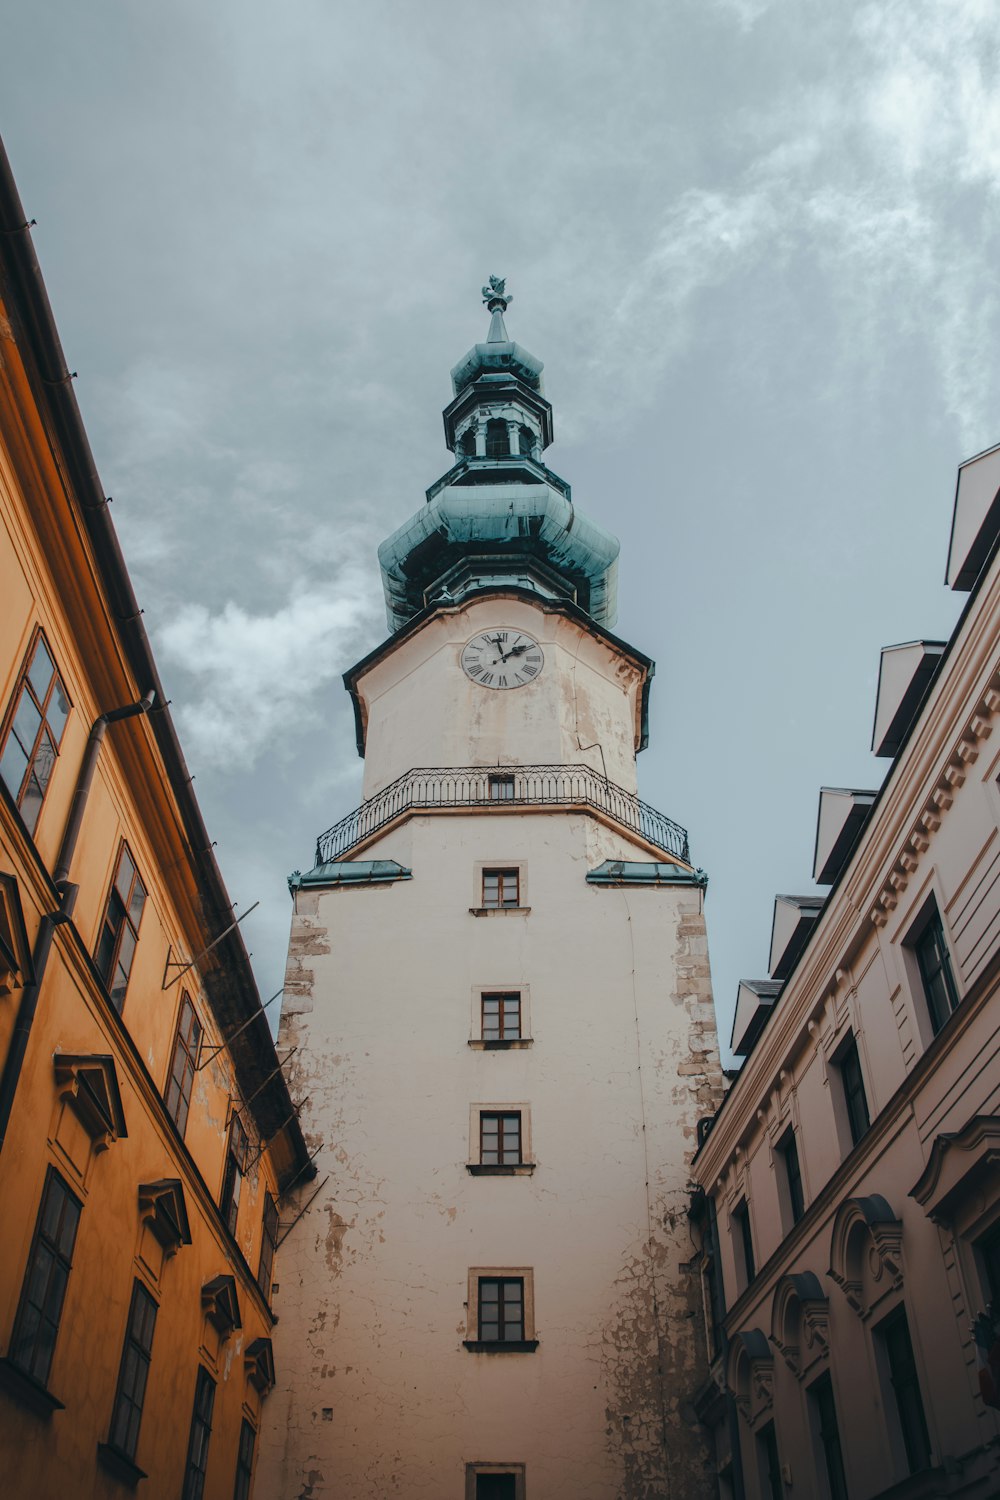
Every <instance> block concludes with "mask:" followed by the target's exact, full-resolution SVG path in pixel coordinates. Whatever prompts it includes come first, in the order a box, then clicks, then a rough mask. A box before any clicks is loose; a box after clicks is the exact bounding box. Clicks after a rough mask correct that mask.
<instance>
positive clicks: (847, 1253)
mask: <svg viewBox="0 0 1000 1500" xmlns="http://www.w3.org/2000/svg"><path fill="white" fill-rule="evenodd" d="M902 1250H903V1226H902V1224H901V1223H900V1221H899V1220H898V1219H897V1218H896V1215H895V1214H894V1213H893V1211H892V1209H891V1208H890V1207H889V1204H888V1203H887V1202H886V1200H885V1199H884V1198H883V1197H882V1196H881V1194H880V1193H872V1194H871V1195H870V1196H869V1197H867V1198H848V1199H846V1200H845V1201H844V1202H843V1203H842V1204H841V1205H840V1207H839V1208H838V1210H837V1214H836V1217H835V1218H834V1221H833V1230H832V1233H831V1236H830V1270H829V1276H830V1278H831V1280H832V1281H835V1282H836V1284H837V1286H839V1287H840V1290H841V1291H842V1292H843V1294H844V1296H845V1297H846V1298H847V1300H848V1302H849V1303H850V1305H851V1307H853V1309H854V1311H855V1312H856V1313H858V1315H859V1316H860V1317H862V1318H867V1316H868V1314H869V1313H870V1312H871V1310H872V1308H873V1307H875V1306H876V1304H877V1303H879V1302H880V1301H881V1300H882V1298H883V1297H884V1296H885V1294H886V1293H887V1292H889V1291H891V1290H893V1289H897V1290H898V1288H900V1287H901V1286H902V1285H903V1255H902Z"/></svg>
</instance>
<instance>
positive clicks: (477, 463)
mask: <svg viewBox="0 0 1000 1500" xmlns="http://www.w3.org/2000/svg"><path fill="white" fill-rule="evenodd" d="M483 300H484V302H485V303H486V305H487V307H488V309H489V311H490V314H491V320H490V329H489V334H488V336H487V339H486V342H485V343H484V344H475V345H474V346H473V347H472V349H470V350H469V352H468V354H466V356H465V357H464V359H461V360H460V361H459V362H458V364H457V365H456V366H455V368H454V369H453V370H452V372H451V378H452V386H453V389H454V393H455V394H454V399H453V400H452V401H451V403H450V404H449V405H448V406H447V407H445V410H444V413H443V417H444V430H445V441H446V443H447V445H448V447H449V448H450V449H451V451H452V453H453V454H454V455H455V463H454V464H453V466H452V467H451V468H450V469H449V470H448V472H447V473H446V474H443V475H442V476H441V478H440V479H439V480H437V481H436V483H435V484H433V485H431V487H430V489H429V490H428V491H427V504H426V506H424V507H423V508H422V509H421V510H420V511H418V512H417V514H416V515H415V516H413V517H412V518H411V519H410V520H409V521H407V522H406V524H405V525H403V526H401V527H400V528H399V530H398V531H395V532H393V534H392V536H390V537H388V538H387V539H386V540H385V541H384V542H383V543H382V545H381V547H380V548H379V554H378V555H379V563H380V564H381V569H382V583H383V588H384V590H385V601H386V612H387V615H388V620H389V626H390V629H392V630H393V631H395V630H398V629H400V628H401V627H402V626H403V625H405V624H406V622H407V621H408V620H410V619H412V617H413V616H414V615H415V614H417V613H419V611H420V610H422V609H425V608H426V607H427V606H429V605H432V604H433V603H434V602H435V601H440V602H442V603H453V602H455V601H456V600H459V599H462V598H466V597H468V596H469V595H470V594H473V593H480V592H483V591H488V590H490V589H495V588H501V587H503V586H505V585H508V586H509V585H512V584H517V585H518V586H520V587H523V588H527V589H530V590H533V591H534V592H536V593H539V594H541V595H543V596H544V597H545V598H550V599H559V598H565V599H570V600H572V601H573V602H574V603H576V604H577V605H579V606H580V608H582V609H584V610H586V611H587V613H588V614H590V615H591V616H592V617H593V619H594V620H595V621H596V622H597V623H598V624H600V625H604V626H611V625H613V624H614V622H615V618H616V615H617V577H618V551H619V545H618V541H617V539H616V538H615V537H613V536H611V535H610V534H609V533H608V532H606V531H604V530H603V529H602V528H601V527H600V526H597V525H595V523H594V522H592V521H588V520H587V519H586V518H585V517H584V516H581V515H580V513H579V512H578V511H577V510H575V508H574V506H573V502H572V496H571V492H570V487H569V485H568V484H567V483H566V481H565V480H564V479H561V478H560V477H559V475H558V474H555V473H553V471H552V470H551V469H549V468H548V467H547V466H546V464H545V462H544V461H543V458H542V454H543V452H544V450H545V449H546V448H547V447H548V445H549V444H550V443H551V441H552V436H553V429H552V408H551V406H550V404H549V402H548V401H547V400H546V399H545V396H544V395H543V393H542V378H541V377H542V368H543V367H542V362H541V360H539V359H536V358H535V356H534V355H533V354H529V353H528V351H527V350H526V349H522V348H521V346H520V345H519V344H515V343H513V342H512V341H511V340H510V339H509V338H508V337H507V330H506V328H505V326H504V320H503V315H504V313H505V312H506V310H507V306H508V304H509V302H510V301H511V297H510V294H509V293H507V292H506V291H505V287H504V282H503V281H502V280H501V279H500V278H499V277H496V276H491V277H490V280H489V284H488V285H487V286H484V287H483Z"/></svg>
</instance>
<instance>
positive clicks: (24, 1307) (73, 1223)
mask: <svg viewBox="0 0 1000 1500" xmlns="http://www.w3.org/2000/svg"><path fill="white" fill-rule="evenodd" d="M79 1223H80V1204H79V1203H78V1202H77V1200H76V1199H75V1198H74V1197H73V1194H72V1193H71V1192H70V1190H69V1188H68V1187H67V1186H66V1184H65V1182H63V1180H62V1178H61V1177H60V1176H59V1173H58V1172H57V1171H56V1170H55V1168H54V1167H49V1170H48V1174H47V1176H46V1178H45V1187H44V1188H43V1190H42V1202H41V1206H40V1207H39V1210H38V1222H37V1223H36V1225H35V1237H34V1239H33V1240H32V1242H31V1251H30V1253H29V1255H28V1265H27V1268H26V1270H25V1273H24V1284H23V1286H22V1287H21V1300H20V1302H19V1303H18V1305H17V1317H16V1318H15V1321H14V1332H13V1334H12V1335H11V1341H10V1361H11V1363H12V1364H15V1365H17V1367H18V1369H19V1370H23V1371H24V1372H25V1374H27V1375H30V1376H31V1377H32V1379H33V1380H37V1381H38V1382H39V1384H40V1385H45V1383H46V1381H47V1380H48V1378H49V1370H50V1369H51V1367H52V1356H53V1354H54V1353H55V1347H56V1335H57V1333H58V1332H59V1319H60V1317H61V1316H62V1309H63V1300H64V1298H65V1296H66V1283H67V1281H68V1280H69V1273H70V1271H71V1269H72V1266H73V1246H74V1245H75V1243H76V1231H77V1227H78V1225H79Z"/></svg>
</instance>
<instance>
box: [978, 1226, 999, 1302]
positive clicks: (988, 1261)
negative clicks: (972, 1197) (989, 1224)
mask: <svg viewBox="0 0 1000 1500" xmlns="http://www.w3.org/2000/svg"><path fill="white" fill-rule="evenodd" d="M976 1251H977V1253H978V1257H979V1263H980V1265H981V1267H982V1271H983V1281H984V1283H985V1289H986V1301H987V1302H992V1303H994V1304H995V1306H996V1308H997V1311H998V1312H1000V1225H997V1227H996V1228H995V1229H991V1230H990V1232H989V1234H987V1235H985V1236H984V1237H983V1239H981V1240H980V1241H979V1242H978V1244H977V1245H976Z"/></svg>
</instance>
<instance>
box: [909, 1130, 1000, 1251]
mask: <svg viewBox="0 0 1000 1500" xmlns="http://www.w3.org/2000/svg"><path fill="white" fill-rule="evenodd" d="M998 1166H1000V1115H974V1116H973V1118H972V1119H971V1120H969V1122H968V1124H966V1125H964V1126H963V1127H962V1129H961V1130H958V1131H953V1132H951V1133H949V1134H942V1135H939V1136H936V1137H935V1139H934V1144H933V1146H932V1147H931V1154H930V1157H929V1158H928V1161H927V1165H926V1167H925V1168H924V1170H923V1172H922V1173H921V1175H920V1177H919V1179H918V1180H917V1182H916V1183H915V1184H914V1186H913V1187H912V1188H911V1189H910V1194H909V1196H910V1197H911V1198H915V1199H916V1201H917V1202H918V1203H919V1204H920V1206H921V1208H922V1209H923V1210H924V1212H925V1213H926V1214H927V1217H928V1218H930V1219H933V1220H934V1222H935V1224H942V1225H946V1224H952V1223H953V1222H954V1221H955V1219H956V1218H957V1217H961V1216H962V1210H963V1208H964V1207H965V1206H966V1204H967V1203H968V1201H969V1200H970V1199H971V1198H973V1197H974V1196H975V1195H976V1194H977V1192H978V1189H980V1188H981V1187H982V1185H983V1183H984V1181H985V1180H987V1179H988V1178H993V1179H994V1180H995V1177H996V1171H997V1167H998ZM993 1196H994V1197H995V1190H994V1193H993Z"/></svg>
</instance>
